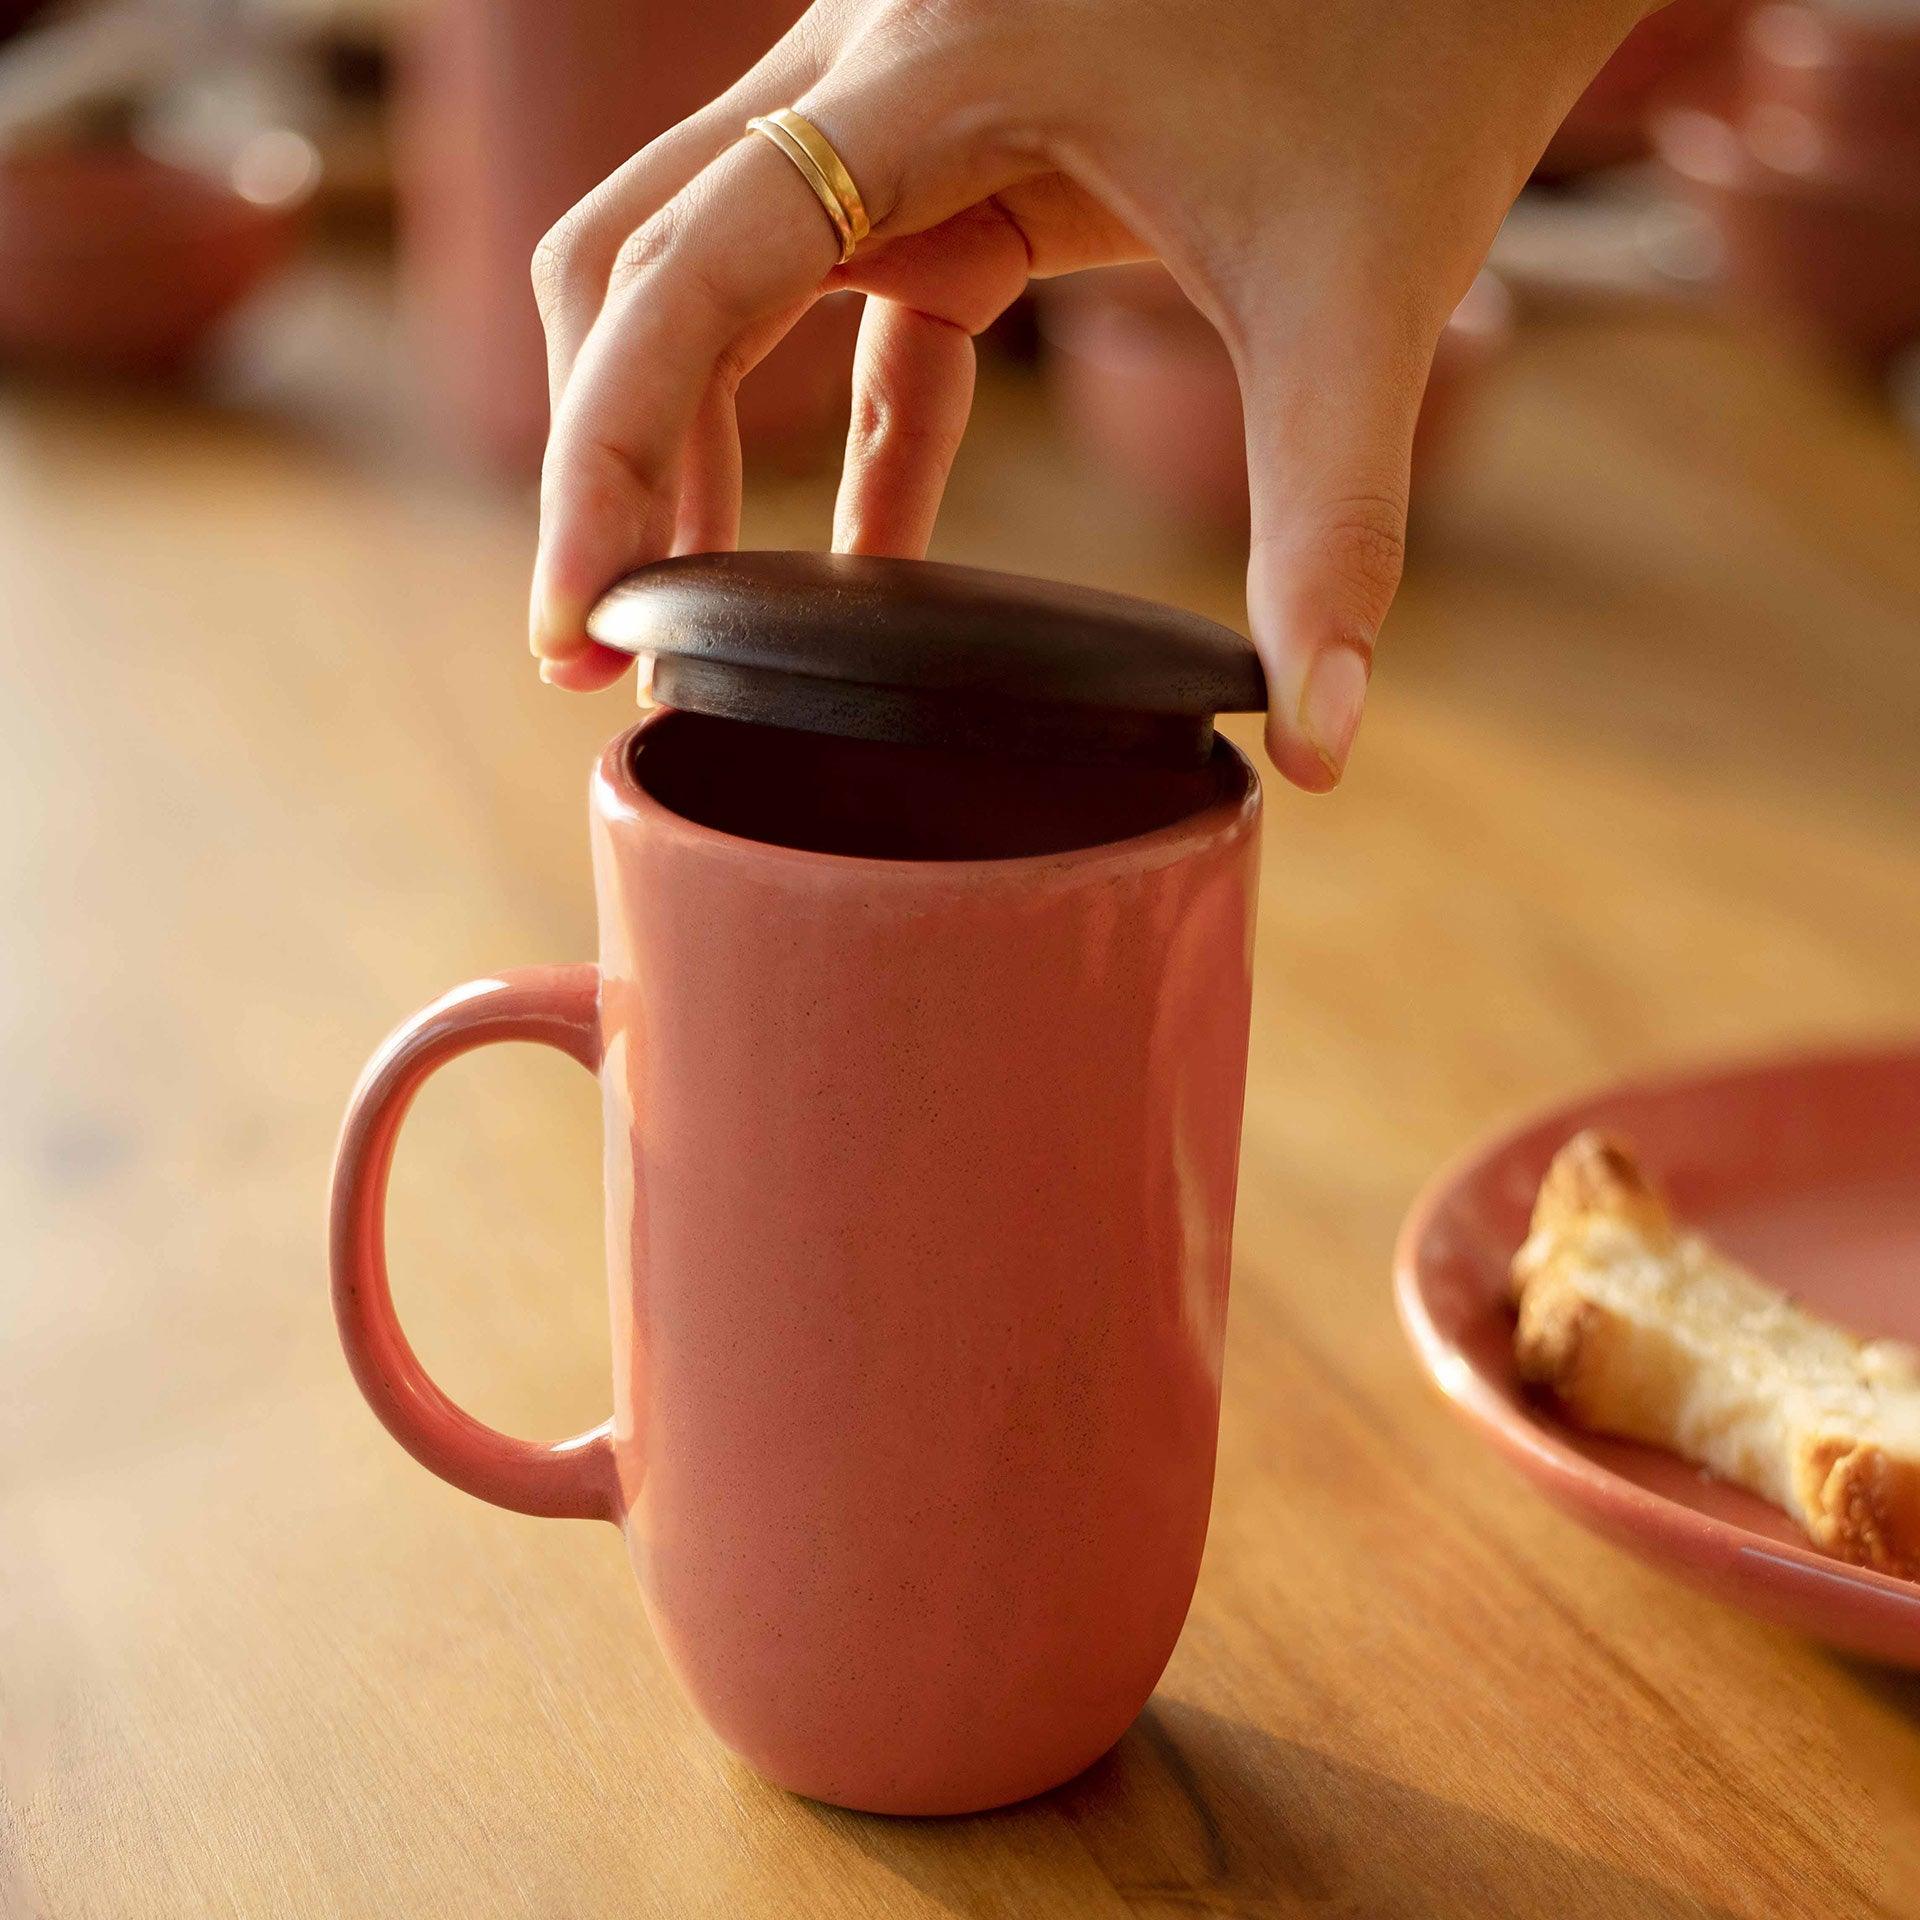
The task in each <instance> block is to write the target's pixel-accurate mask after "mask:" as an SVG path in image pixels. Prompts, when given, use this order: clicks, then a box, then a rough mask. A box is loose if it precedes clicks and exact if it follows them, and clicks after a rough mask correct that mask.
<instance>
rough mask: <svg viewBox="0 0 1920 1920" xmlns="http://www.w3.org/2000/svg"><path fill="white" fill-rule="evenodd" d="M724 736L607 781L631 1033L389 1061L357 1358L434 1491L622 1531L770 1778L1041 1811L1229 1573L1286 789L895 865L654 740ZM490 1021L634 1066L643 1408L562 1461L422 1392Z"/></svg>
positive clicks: (601, 1025) (384, 1064)
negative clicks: (753, 802)
mask: <svg viewBox="0 0 1920 1920" xmlns="http://www.w3.org/2000/svg"><path fill="white" fill-rule="evenodd" d="M684 718H685V716H678V715H672V714H662V715H656V716H654V717H652V718H651V719H650V720H648V721H647V722H644V723H643V724H642V725H641V726H640V727H639V728H638V729H636V730H635V731H634V732H633V733H632V734H629V735H627V736H626V737H624V738H623V739H621V740H618V741H616V742H615V743H614V744H613V745H612V746H611V747H610V748H609V749H608V751H607V753H606V754H605V756H604V757H603V759H602V760H601V762H600V765H599V767H598V769H597V772H596V774H595V776H594V781H593V793H592V821H593V855H594V870H595V876H596V880H597V885H598V896H599V907H600V927H601V951H600V967H599V976H598V1018H597V1022H592V1023H590V1024H586V1025H583V1008H585V1007H586V1006H587V1005H588V1004H589V1003H588V1001H587V999H586V998H585V996H587V995H589V994H590V993H591V991H592V982H593V975H592V970H591V969H573V970H564V971H558V972H554V973H551V974H543V975H539V976H527V977H525V978H524V979H520V978H516V977H504V978H502V979H500V980H496V981H492V982H484V983H480V984H479V985H478V986H476V987H475V988H473V989H468V990H463V991H465V992H466V993H467V995H468V997H467V998H466V999H460V998H459V997H458V996H449V999H448V1000H446V1001H443V1002H441V1003H439V1005H438V1006H437V1007H436V1008H434V1009H430V1010H429V1011H428V1013H427V1014H426V1015H424V1016H422V1019H421V1021H420V1022H416V1023H413V1024H412V1025H410V1026H409V1027H407V1028H403V1029H402V1030H401V1032H400V1034H398V1035H397V1036H396V1037H395V1039H394V1040H393V1041H391V1042H389V1045H388V1048H387V1049H386V1050H385V1051H384V1052H383V1054H382V1055H381V1056H380V1057H379V1058H377V1059H376V1061H375V1062H374V1064H373V1066H372V1067H370V1068H369V1071H368V1077H367V1079H366V1080H364V1081H363V1082H362V1087H361V1091H360V1093H359V1094H358V1095H357V1096H356V1101H355V1105H354V1108H353V1110H352V1111H351V1113H350V1115H349V1119H348V1125H347V1132H346V1135H345V1137H344V1139H343V1142H342V1157H341V1163H340V1169H339V1172H338V1175H337V1181H336V1196H335V1241H334V1248H335V1289H336V1304H337V1306H338V1309H339V1315H340V1321H341V1327H342V1333H343V1337H344V1339H345V1342H346V1345H347V1349H348V1352H349V1355H350V1356H351V1357H352V1359H353V1362H354V1366H355V1371H356V1374H357V1375H358V1377H359V1379H360V1381H361V1384H362V1386H363V1388H364V1389H365V1390H366V1391H367V1393H368V1396H369V1398H370V1399H371V1400H372V1401H373V1404H374V1406H375V1408H376V1411H378V1412H379V1413H380V1415H381V1417H382V1418H383V1419H384V1420H385V1421H386V1422H387V1424H388V1425H389V1426H390V1427H391V1428H392V1429H393V1430H394V1432H395V1433H396V1435H397V1436H398V1437H399V1438H400V1439H401V1441H402V1442H403V1444H405V1445H406V1446H408V1448H409V1449H410V1450H411V1451H413V1452H414V1453H415V1454H416V1455H417V1456H418V1457H420V1458H421V1459H423V1460H424V1461H425V1462H426V1464H427V1465H429V1466H430V1467H432V1468H433V1469H434V1470H435V1471H436V1472H439V1473H442V1474H443V1475H444V1476H445V1477H447V1478H449V1479H451V1480H454V1481H455V1482H456V1484H460V1485H463V1486H465V1487H467V1488H469V1490H471V1491H474V1492H477V1493H479V1494H480V1495H482V1497H485V1498H492V1499H497V1500H501V1501H503V1503H504V1504H507V1505H511V1506H516V1507H520V1508H523V1509H526V1510H532V1511H540V1512H549V1513H584V1514H601V1515H605V1516H607V1517H612V1518H615V1519H618V1520H620V1521H621V1522H622V1523H623V1524H624V1526H625V1529H626V1535H627V1540H628V1546H629V1550H630V1553H631V1556H632V1559H633V1563H634V1566H635V1569H636V1571H637V1573H638V1575H639V1578H640V1582H641V1585H642V1588H643V1590H644V1592H645V1595H646V1601H647V1607H648V1611H649V1614H650V1616H651V1619H652V1622H653V1626H654V1629H655V1632H656V1634H657V1636H658V1638H659V1641H660V1643H661V1645H662V1646H663V1648H664V1649H665V1651H666V1653H667V1655H668V1657H669V1658H670V1660H671V1661H672V1663H673V1665H674V1667H675V1669H676V1671H677V1673H678V1674H679V1676H680V1678H681V1680H682V1682H683V1684H684V1685H685V1686H686V1688H687V1690H688V1692H689V1694H690V1695H691V1696H692V1698H693V1699H694V1701H695V1702H696V1703H697V1705H698V1707H699V1709H700V1711H701V1712H702V1714H703V1715H704V1716H705V1717H706V1719H707V1721H708V1722H709V1724H710V1725H711V1726H712V1728H713V1729H714V1731H715V1732H716V1733H717V1734H718V1735H719V1737H720V1738H721V1739H722V1740H723V1741H725V1742H726V1744H727V1745H728V1746H729V1747H731V1748H732V1749H733V1750H734V1751H735V1752H737V1753H738V1754H740V1755H741V1756H742V1757H743V1758H744V1759H746V1760H747V1761H748V1762H749V1763H750V1764H752V1765H753V1766H754V1767H756V1768H757V1769H759V1770H760V1771H761V1772H762V1773H764V1774H766V1775H767V1776H768V1777H769V1778H771V1779H773V1780H775V1781H778V1782H780V1783H781V1784H782V1785H784V1786H787V1787H790V1788H793V1789H795V1790H797V1791H799V1792H802V1793H806V1794H809V1795H812V1796H814V1797H816V1798H819V1799H823V1800H829V1801H833V1802H836V1803H838V1804H841V1805H845V1806H852V1807H859V1808H864V1809H868V1810H873V1811H880V1812H892V1813H953V1812H963V1811H968V1810H972V1809H977V1808H982V1807H988V1806H993V1805H997V1804H1000V1803H1002V1802H1005V1801H1010V1800H1016V1799H1020V1798H1023V1797H1024V1796H1026V1795H1029V1794H1032V1793H1036V1792H1039V1791H1041V1790H1042V1789H1044V1788H1046V1787H1049V1786H1052V1785H1054V1784H1056V1783H1057V1782H1059V1781H1061V1780H1064V1779H1067V1778H1069V1777H1070V1776H1071V1775H1073V1774H1074V1773H1076V1772H1078V1771H1080V1770H1081V1769H1082V1768H1084V1767H1085V1766H1087V1765H1089V1764H1090V1763H1091V1762H1092V1761H1093V1760H1095V1759H1096V1758H1098V1756H1099V1755H1100V1754H1101V1753H1103V1752H1104V1751H1105V1750H1106V1748H1107V1747H1108V1746H1110V1745H1111V1744H1112V1743H1113V1741H1114V1740H1116V1739H1117V1738H1118V1737H1119V1735H1120V1734H1121V1733H1122V1732H1123V1731H1124V1730H1125V1728H1126V1727H1127V1725H1128V1724H1129V1723H1130V1722H1131V1721H1132V1719H1133V1718H1134V1716H1135V1715H1136V1714H1137V1713H1138V1712H1139V1710H1140V1708H1141V1706H1142V1705H1143V1704H1144V1703H1145V1701H1146V1699H1147V1697H1148V1695H1149V1694H1150V1692H1151V1691H1152V1689H1153V1687H1154V1684H1155V1682H1156V1681H1157V1680H1158V1678H1159V1675H1160V1672H1161V1670H1162V1668H1163V1667H1164V1665H1165V1663H1166V1661H1167V1658H1168V1656H1169V1654H1170V1653H1171V1652H1172V1649H1173V1645H1174V1641H1175V1639H1176V1638H1177V1636H1178V1634H1179V1631H1180V1628H1181V1624H1182V1622H1183V1620H1184V1618H1185V1615H1186V1610H1187V1604H1188V1601H1189V1598H1190V1596H1191V1593H1192V1589H1193V1584H1194V1580H1195V1576H1196V1574H1197V1572H1198V1568H1199V1563H1200V1554H1201V1548H1202V1544H1203V1542H1204V1539H1205V1535H1206V1527H1207V1514H1208V1506H1209V1502H1210V1498H1211V1489H1212V1477H1213V1462H1214V1446H1215V1433H1216V1425H1217V1418H1218V1410H1219V1391H1220V1358H1221V1342H1222V1335H1223V1331H1224V1322H1225V1315H1226V1304H1227V1276H1228V1263H1229V1244H1230V1239H1231V1229H1232V1215H1233V1198H1234V1180H1235V1168H1236V1161H1237V1156H1238V1143H1239V1130H1240V1115H1241V1101H1242V1093H1243V1087H1244V1078H1245V1065H1246V1044H1247V1018H1248V1006H1249V998H1250V990H1251V989H1250V973H1249V959H1250V946H1251V937H1252V920H1253V887H1254V879H1255V867H1256V861H1257V843H1258V817H1259V795H1258V784H1257V782H1256V780H1255V778H1254V776H1253V773H1252V770H1251V768H1250V767H1249V766H1248V765H1247V763H1246V761H1245V760H1244V759H1243V758H1242V757H1241V756H1240V755H1239V754H1238V753H1237V752H1236V751H1235V750H1234V749H1233V748H1232V747H1231V746H1228V745H1226V744H1225V743H1224V742H1223V743H1220V744H1219V745H1218V746H1217V748H1216V760H1215V767H1216V769H1217V771H1218V774H1219V779H1218V781H1217V783H1216V784H1215V786H1214V787H1213V789H1212V795H1213V797H1212V798H1211V800H1210V801H1209V802H1208V803H1207V804H1205V805H1203V806H1200V807H1198V808H1197V809H1195V810H1194V811H1192V812H1189V813H1187V814H1186V815H1184V816H1183V817H1181V818H1178V819H1177V820H1175V821H1174V822H1173V824H1171V825H1168V826H1162V827H1159V828H1157V829H1156V830H1152V831H1148V832H1145V833H1141V834H1138V835H1135V836H1133V837H1131V838H1126V839H1121V840H1117V841H1113V842H1109V843H1107V844H1102V845H1095V846H1090V847H1085V848H1082V849H1078V850H1075V851H1070V852H1064V853H1050V854H1039V855H1032V856H1027V857H1019V858H1002V859H915V860H909V859H869V858H857V857H851V856H849V855H845V854H839V853H819V852H812V851H803V850H800V849H797V848H793V847H783V846H775V845H768V844H764V843H761V842H757V841H753V840H748V839H743V838H740V837H737V836H735V835H733V834H730V833H726V832H721V831H719V830H717V829H716V828H714V827H711V826H703V825H699V824H696V823H695V822H694V821H692V820H690V819H687V818H684V817H682V815H680V814H679V813H676V812H673V811H670V810H669V809H668V808H667V807H666V806H664V805H662V804H661V803H660V802H659V801H658V800H657V799H655V798H654V797H653V795H652V794H651V793H649V792H648V791H647V790H646V789H645V788H644V787H643V786H642V785H641V784H640V783H639V781H637V780H636V778H635V773H634V767H635V764H636V756H644V755H645V754H646V753H647V752H648V751H649V746H650V743H651V742H653V741H655V740H657V739H658V738H659V737H660V736H659V735H658V734H657V732H656V731H655V730H656V729H659V728H661V727H662V726H668V727H670V726H673V725H674V724H676V722H678V721H681V720H682V719H684ZM503 995H504V996H506V998H505V999H502V997H501V996H503ZM543 995H544V996H545V999H544V1000H543V998H542V996H543ZM516 996H517V997H516ZM542 1005H544V1006H545V1007H546V1008H547V1012H546V1014H545V1015H544V1016H543V1015H542V1014H541V1012H540V1008H541V1006H542ZM489 1009H491V1011H489ZM542 1018H544V1019H545V1020H546V1022H547V1025H546V1026H544V1027H543V1026H542V1024H541V1021H542ZM490 1021H491V1023H492V1027H493V1029H494V1030H492V1031H474V1030H472V1029H471V1028H466V1027H463V1026H462V1023H463V1022H471V1023H473V1024H474V1026H476V1027H481V1028H484V1027H486V1026H487V1024H488V1023H489V1022H490ZM493 1037H499V1038H538V1039H546V1040H549V1041H551V1042H552V1043H554V1044H557V1045H560V1046H562V1047H563V1048H564V1049H565V1050H567V1051H569V1052H572V1053H573V1054H574V1055H575V1057H577V1058H580V1059H581V1060H582V1061H583V1062H585V1063H586V1064H589V1065H597V1067H598V1071H599V1076H600V1082H601V1087H602V1091H603V1097H604V1103H605V1114H606V1190H607V1222H608V1236H609V1253H610V1268H611V1297H612V1307H613V1327H614V1352H615V1377H614V1415H613V1421H612V1425H611V1430H610V1434H609V1432H608V1430H604V1429H603V1430H599V1431H596V1432H595V1433H593V1434H588V1435H583V1436H581V1437H580V1438H579V1439H578V1440H575V1441H571V1442H567V1443H564V1444H563V1445H562V1446H559V1447H555V1448H542V1447H537V1446H534V1445H532V1444H531V1443H527V1442H521V1441H511V1440H506V1439H505V1438H504V1437H502V1436H499V1435H495V1434H492V1433H491V1432H490V1430H488V1429H485V1428H481V1427H479V1426H478V1425H477V1423H475V1422H473V1421H471V1420H470V1419H469V1417H468V1416H466V1415H464V1414H462V1413H460V1412H458V1410H457V1409H454V1408H452V1406H451V1404H450V1403H448V1402H446V1401H445V1400H444V1398H443V1397H442V1396H440V1395H439V1393H438V1390H437V1389H434V1388H433V1387H432V1386H431V1383H430V1382H428V1381H426V1379H425V1376H424V1375H423V1374H421V1373H420V1372H419V1369H418V1364H417V1362H415V1361H413V1358H412V1355H411V1353H410V1352H408V1351H407V1350H406V1347H405V1341H404V1339H403V1338H402V1337H401V1336H400V1334H399V1330H398V1328H397V1326H395V1325H394V1324H393V1322H392V1314H391V1303H390V1301H389V1300H388V1298H387V1293H386V1277H385V1273H384V1269H383V1266H382V1263H381V1257H380V1252H379V1217H378V1215H379V1204H380V1190H381V1189H383V1187H384V1182H385V1168H386V1162H387V1159H388V1157H390V1154H391V1144H392V1134H393V1131H394V1130H395V1129H396V1128H397V1126H398V1116H399V1113H400V1112H402V1111H403V1110H404V1106H405V1102H406V1100H407V1099H408V1098H410V1097H411V1092H412V1088H413V1086H414V1085H416V1084H417V1082H418V1080H419V1079H420V1078H421V1077H423V1076H424V1074H425V1072H426V1071H428V1070H430V1068H431V1066H432V1065H434V1064H437V1063H438V1060H439V1059H440V1058H444V1057H448V1056H449V1055H450V1053H451V1052H453V1051H458V1050H460V1048H461V1047H462V1046H467V1045H473V1044H477V1043H478V1042H479V1041H480V1040H482V1039H486V1038H493Z"/></svg>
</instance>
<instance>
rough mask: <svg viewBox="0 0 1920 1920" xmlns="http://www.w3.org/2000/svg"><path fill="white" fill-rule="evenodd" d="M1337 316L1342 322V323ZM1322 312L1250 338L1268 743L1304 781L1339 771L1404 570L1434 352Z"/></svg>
mask: <svg viewBox="0 0 1920 1920" xmlns="http://www.w3.org/2000/svg"><path fill="white" fill-rule="evenodd" d="M1329 318H1333V319H1334V322H1335V323H1334V324H1331V325H1329V324H1328V320H1329ZM1347 319H1348V316H1347V315H1346V314H1340V315H1338V316H1321V317H1319V319H1318V320H1317V322H1316V324H1315V326H1314V327H1313V329H1312V330H1311V332H1310V333H1307V334H1304V335H1303V334H1302V333H1301V332H1300V331H1299V330H1297V329H1294V330H1289V331H1288V332H1287V333H1285V334H1280V333H1272V334H1268V335H1266V336H1264V337H1263V336H1262V335H1261V334H1259V333H1249V334H1248V335H1245V336H1243V338H1244V339H1245V340H1246V342H1247V344H1246V346H1245V349H1244V351H1243V354H1242V356H1241V357H1242V359H1243V365H1242V366H1241V369H1240V380H1241V391H1242V395H1243V399H1244V403H1245V410H1246V431H1247V474H1248V483H1249V488H1250V491H1251V506H1252V529H1253V544H1252V552H1251V555H1250V557H1249V560H1248V566H1247V612H1248V617H1249V619H1250V621H1251V623H1252V628H1253V639H1254V644H1255V646H1256V647H1257V648H1258V649H1259V652H1260V658H1261V661H1262V663H1263V664H1264V665H1265V667H1266V673H1267V752H1268V754H1269V756H1270V757H1271V758H1272V760H1273V764H1274V765H1275V766H1276V767H1277V768H1279V770H1280V771H1281V773H1283V774H1284V775H1285V776H1286V777H1287V779H1289V780H1291V781H1292V782H1293V783H1294V784H1295V785H1296V786H1299V787H1305V788H1306V789H1307V790H1308V791H1309V792H1312V793H1323V792H1325V791H1326V790H1327V789H1328V788H1330V787H1333V786H1335V785H1337V784H1338V782H1339V779H1340V776H1341V774H1342V773H1343V772H1344V771H1345V769H1346V764H1347V755H1348V754H1349V753H1350V752H1351V751H1352V749H1353V739H1354V734H1355V733H1356V732H1357V731H1358V729H1359V725H1360V712H1361V708H1362V707H1363V706H1364V704H1365V702H1366V697H1367V682H1368V679H1369V677H1370V676H1371V674H1372V671H1373V646H1374V636H1375V635H1376V634H1377V633H1378V631H1379V628H1380V623H1381V621H1382V620H1384V619H1385V618H1386V613H1387V607H1388V605H1389V603H1390V602H1391V601H1392V599H1393V595H1394V589H1395V588H1396V587H1398V585H1399V584H1400V568H1401V562H1402V559H1403V557H1404V554H1405V551H1406V535H1407V468H1408V461H1409V458H1410V455H1411V452H1412V447H1413V428H1414V422H1415V420H1416V419H1417V418H1418V416H1419V412H1420V396H1421V391H1422V389H1423V387H1424V385H1425V382H1426V371H1427V365H1428V363H1429V361H1430V360H1431V357H1432V354H1431V344H1430V343H1429V345H1428V346H1427V347H1426V348H1425V349H1424V350H1422V351H1415V350H1412V349H1410V348H1409V345H1408V343H1407V341H1406V340H1405V339H1404V338H1402V339H1400V340H1399V341H1394V340H1391V339H1386V338H1381V337H1379V335H1380V331H1381V330H1380V329H1379V327H1378V324H1377V321H1376V323H1375V326H1374V328H1373V330H1372V331H1373V335H1374V337H1372V338H1371V339H1370V338H1369V336H1368V329H1366V328H1355V327H1351V326H1347V325H1345V324H1343V323H1344V322H1345V321H1346V320H1347Z"/></svg>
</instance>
